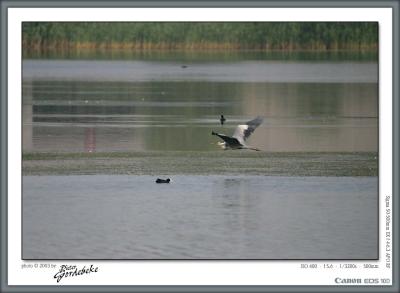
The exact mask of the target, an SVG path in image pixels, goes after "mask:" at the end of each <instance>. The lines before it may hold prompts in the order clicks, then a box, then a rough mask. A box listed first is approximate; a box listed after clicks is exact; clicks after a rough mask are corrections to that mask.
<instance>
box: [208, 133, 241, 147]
mask: <svg viewBox="0 0 400 293" xmlns="http://www.w3.org/2000/svg"><path fill="white" fill-rule="evenodd" d="M213 134H214V135H216V136H218V137H220V138H221V139H222V140H223V141H225V142H226V143H227V144H228V145H230V146H240V145H241V143H240V142H239V140H237V139H236V138H235V137H230V136H227V135H224V134H220V133H216V132H213Z"/></svg>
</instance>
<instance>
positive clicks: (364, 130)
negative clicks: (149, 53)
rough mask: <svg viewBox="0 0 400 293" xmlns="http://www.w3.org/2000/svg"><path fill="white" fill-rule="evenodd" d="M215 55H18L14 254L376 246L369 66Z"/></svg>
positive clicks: (211, 254)
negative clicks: (18, 190) (231, 147)
mask: <svg viewBox="0 0 400 293" xmlns="http://www.w3.org/2000/svg"><path fill="white" fill-rule="evenodd" d="M218 56H219V57H221V56H220V55H215V56H213V55H212V54H209V55H207V56H206V57H204V56H203V57H202V58H200V59H191V58H190V55H189V56H185V58H180V57H179V56H178V55H173V56H172V57H171V55H169V56H167V57H165V56H162V54H160V56H157V58H147V57H146V58H141V57H138V56H130V57H127V58H116V59H113V58H108V59H107V58H100V59H99V58H95V57H93V56H92V57H90V58H86V57H88V56H85V57H84V58H82V57H81V58H75V59H60V58H52V59H24V60H23V84H22V95H23V96H22V102H23V105H22V106H23V129H22V132H23V133H22V135H23V158H24V161H23V174H24V177H23V257H24V258H25V259H41V258H43V259H375V258H376V257H377V256H378V255H377V251H378V247H377V236H378V234H377V233H378V228H377V227H378V226H377V221H378V219H377V207H378V187H377V186H378V179H377V176H376V175H377V169H378V154H377V150H378V83H377V80H378V66H377V63H376V62H375V61H374V60H372V61H371V60H369V59H368V60H364V59H356V60H352V59H350V60H349V59H340V58H330V57H329V55H318V58H316V59H312V58H311V59H307V60H305V59H304V60H303V59H296V58H294V59H293V58H288V59H284V58H274V57H273V56H272V57H271V56H267V55H265V56H264V55H262V54H259V55H257V56H256V58H255V55H252V54H249V55H246V54H244V55H240V56H235V58H230V57H226V56H225V57H224V58H222V59H220V58H219V57H218ZM75 57H76V56H75ZM281 57H282V56H281ZM221 114H223V115H224V116H225V117H226V119H227V121H226V123H225V124H224V125H220V123H219V116H220V115H221ZM258 115H259V116H262V117H264V122H263V124H262V125H261V126H260V127H259V128H258V129H257V130H256V131H255V132H254V134H253V135H252V136H251V137H250V139H249V141H248V143H249V144H250V145H251V146H254V147H257V148H259V149H261V152H251V151H249V152H251V153H250V154H249V153H246V151H238V152H229V151H223V150H221V149H220V148H219V146H218V145H217V142H218V139H216V137H215V136H212V135H211V131H213V130H214V131H217V132H220V133H225V134H228V135H231V134H232V133H233V131H234V129H235V127H236V126H237V125H238V124H240V123H244V122H246V121H248V120H250V119H252V118H254V117H256V116H258ZM36 175H40V176H36ZM159 176H160V177H171V178H172V183H171V184H161V185H160V184H156V183H155V182H154V181H155V179H156V178H157V177H159Z"/></svg>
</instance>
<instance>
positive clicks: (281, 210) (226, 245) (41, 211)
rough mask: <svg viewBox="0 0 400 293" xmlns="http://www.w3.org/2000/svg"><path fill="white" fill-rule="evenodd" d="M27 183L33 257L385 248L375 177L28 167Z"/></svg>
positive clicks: (28, 249) (218, 255)
mask: <svg viewBox="0 0 400 293" xmlns="http://www.w3.org/2000/svg"><path fill="white" fill-rule="evenodd" d="M71 186H74V188H71ZM23 188H24V196H23V207H24V208H23V214H24V217H23V257H24V258H28V259H38V258H44V259H76V258H82V259H90V258H100V259H141V258H147V259H148V258H150V259H188V258H195V259H201V258H207V259H302V258H303V259H304V258H314V259H316V258H319V259H340V258H341V259H368V258H369V259H371V258H376V257H377V196H376V193H377V178H376V177H268V176H265V177H264V176H243V175H242V176H218V175H213V176H174V179H173V182H172V183H171V184H156V183H154V177H153V176H108V175H93V176H26V177H25V178H24V184H23Z"/></svg>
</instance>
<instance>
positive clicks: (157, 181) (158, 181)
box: [156, 178, 171, 183]
mask: <svg viewBox="0 0 400 293" xmlns="http://www.w3.org/2000/svg"><path fill="white" fill-rule="evenodd" d="M170 181H171V179H169V178H167V179H160V178H157V180H156V183H169V182H170Z"/></svg>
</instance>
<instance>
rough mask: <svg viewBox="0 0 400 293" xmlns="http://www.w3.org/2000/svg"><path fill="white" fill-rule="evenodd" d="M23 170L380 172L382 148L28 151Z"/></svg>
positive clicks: (34, 172)
mask: <svg viewBox="0 0 400 293" xmlns="http://www.w3.org/2000/svg"><path fill="white" fill-rule="evenodd" d="M22 173H23V175H94V174H115V175H117V174H125V175H155V176H161V175H174V174H175V175H176V174H187V175H189V174H190V175H243V174H246V175H265V176H377V175H378V160H377V153H375V152H368V153H367V152H366V153H361V152H359V153H358V152H357V153H344V152H341V153H338V152H336V153H330V152H326V153H322V152H313V153H308V152H307V153H305V152H292V153H287V152H278V153H269V152H249V151H234V152H233V151H216V152H183V151H182V152H181V151H176V152H104V153H54V152H40V153H24V154H23V157H22Z"/></svg>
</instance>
